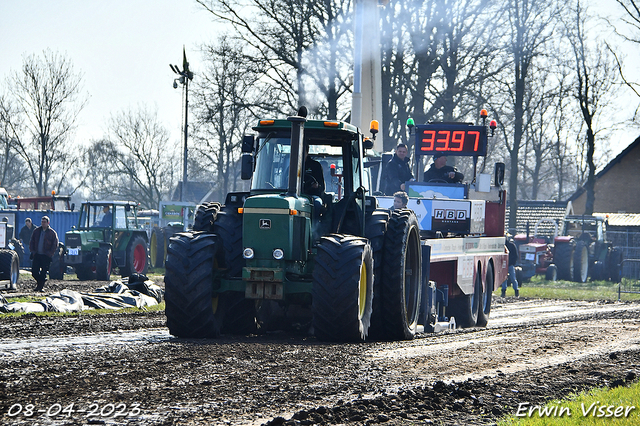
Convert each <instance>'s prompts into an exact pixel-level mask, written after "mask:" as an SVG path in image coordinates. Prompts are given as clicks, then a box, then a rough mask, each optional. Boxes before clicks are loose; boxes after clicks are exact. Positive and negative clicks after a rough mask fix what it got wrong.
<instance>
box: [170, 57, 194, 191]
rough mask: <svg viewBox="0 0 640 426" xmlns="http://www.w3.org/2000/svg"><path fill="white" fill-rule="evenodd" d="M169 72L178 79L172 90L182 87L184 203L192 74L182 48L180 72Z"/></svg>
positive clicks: (173, 69)
mask: <svg viewBox="0 0 640 426" xmlns="http://www.w3.org/2000/svg"><path fill="white" fill-rule="evenodd" d="M169 67H171V71H173V72H174V73H176V74H178V75H179V76H180V77H176V78H174V79H173V88H174V89H177V88H178V83H180V84H182V85H183V86H184V154H183V159H182V187H181V188H180V201H184V192H185V189H186V185H187V114H188V112H189V81H190V80H193V73H192V72H191V71H189V62H187V53H186V52H185V49H184V46H183V47H182V71H180V68H178V66H177V65H171V64H169Z"/></svg>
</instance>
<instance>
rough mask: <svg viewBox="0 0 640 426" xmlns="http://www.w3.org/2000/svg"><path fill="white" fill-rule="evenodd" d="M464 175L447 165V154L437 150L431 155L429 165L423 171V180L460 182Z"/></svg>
mask: <svg viewBox="0 0 640 426" xmlns="http://www.w3.org/2000/svg"><path fill="white" fill-rule="evenodd" d="M462 179H464V175H463V174H462V173H460V172H459V171H458V170H456V168H455V167H452V166H447V156H446V155H445V154H444V153H443V152H438V153H436V154H435V155H434V156H433V163H432V164H431V167H430V168H429V169H428V170H427V171H426V172H424V181H425V182H445V183H461V182H462Z"/></svg>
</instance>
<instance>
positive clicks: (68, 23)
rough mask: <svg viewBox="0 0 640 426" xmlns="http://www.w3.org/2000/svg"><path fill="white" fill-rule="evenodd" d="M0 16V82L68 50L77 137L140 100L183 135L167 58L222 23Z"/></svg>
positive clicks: (153, 15) (59, 14) (154, 13)
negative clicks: (75, 86) (77, 91)
mask: <svg viewBox="0 0 640 426" xmlns="http://www.w3.org/2000/svg"><path fill="white" fill-rule="evenodd" d="M593 3H595V5H594V6H595V8H596V9H595V10H596V11H598V13H600V14H607V13H609V12H610V11H613V12H615V11H617V10H619V8H618V7H617V5H616V3H615V1H614V0H596V1H594V2H593ZM618 16H619V14H618ZM0 17H1V19H2V23H1V24H0V84H4V80H5V78H6V77H7V76H8V75H9V72H10V70H13V71H17V70H19V69H20V67H21V65H22V62H23V57H24V55H30V54H38V55H40V54H41V53H42V51H43V50H44V49H46V48H50V49H51V50H52V51H54V52H55V51H58V52H60V53H63V54H66V55H67V57H68V58H69V59H70V60H71V63H72V64H73V66H74V68H75V70H76V72H82V73H83V75H84V89H85V91H86V92H87V93H88V94H89V96H90V97H89V102H88V104H87V106H86V108H85V109H84V110H83V111H82V113H81V114H80V116H79V122H78V131H77V139H76V140H77V142H78V143H85V142H87V141H89V140H91V139H98V138H100V137H102V136H103V135H104V133H105V127H106V123H107V120H108V118H109V117H110V116H111V115H112V114H114V113H117V112H120V111H123V110H126V109H128V108H136V107H137V106H138V105H140V106H146V107H149V108H156V109H157V111H158V116H159V118H160V120H161V121H162V122H163V123H164V124H165V126H166V128H167V129H168V130H169V131H170V132H171V140H173V141H175V143H176V144H179V143H180V136H181V126H182V124H181V123H182V93H181V90H180V89H173V87H172V83H173V78H174V76H175V75H174V74H173V72H172V71H171V69H170V68H169V63H172V64H180V65H181V64H182V47H183V45H184V46H185V47H186V51H187V58H188V59H189V62H190V64H191V69H192V70H194V71H195V72H196V73H197V71H198V68H201V60H200V54H199V48H200V46H201V44H202V43H207V42H211V41H213V40H214V39H215V37H216V29H217V28H219V24H215V23H213V22H212V18H211V15H210V14H209V13H208V12H206V11H204V10H203V9H202V7H200V6H198V5H196V4H195V2H194V1H192V0H108V1H107V0H55V1H53V0H0ZM599 26H600V28H605V26H604V25H599ZM626 54H627V57H628V58H627V59H629V60H630V62H631V63H634V62H635V63H636V64H638V66H637V67H628V69H629V70H630V71H631V72H632V73H630V75H628V76H627V78H629V79H632V80H635V81H639V80H640V72H639V71H638V70H639V69H640V61H639V60H638V57H639V56H640V55H638V46H637V45H635V46H629V47H628V48H627V53H626ZM634 74H635V75H634ZM196 76H197V74H196ZM637 104H638V101H637V99H635V98H634V99H630V101H629V102H626V103H624V105H623V106H622V110H619V111H620V112H621V114H619V115H618V116H619V117H620V116H625V118H626V116H630V115H631V114H632V112H633V108H634V107H635V106H636V105H637ZM627 109H628V110H629V111H627ZM638 134H640V131H638V130H637V129H630V128H629V129H627V130H626V131H623V132H620V133H619V135H618V136H617V137H616V138H615V139H614V140H612V144H611V148H612V151H613V154H617V153H618V152H619V151H621V150H622V149H624V148H625V147H626V146H627V145H629V144H630V143H631V142H633V140H634V139H635V137H636V136H637V135H638Z"/></svg>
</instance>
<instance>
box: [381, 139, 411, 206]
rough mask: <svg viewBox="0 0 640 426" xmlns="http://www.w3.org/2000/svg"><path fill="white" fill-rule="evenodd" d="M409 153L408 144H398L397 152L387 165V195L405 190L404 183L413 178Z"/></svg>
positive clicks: (385, 187)
mask: <svg viewBox="0 0 640 426" xmlns="http://www.w3.org/2000/svg"><path fill="white" fill-rule="evenodd" d="M407 153H408V150H407V146H406V145H405V144H403V143H401V144H398V146H397V147H396V153H395V154H393V158H392V159H391V160H389V162H388V163H387V165H386V166H385V179H384V182H383V183H384V187H383V188H384V191H383V192H384V193H385V195H393V194H395V193H396V192H398V191H404V190H405V188H404V183H405V182H407V181H409V180H411V179H413V173H411V167H410V166H409V157H408V156H407Z"/></svg>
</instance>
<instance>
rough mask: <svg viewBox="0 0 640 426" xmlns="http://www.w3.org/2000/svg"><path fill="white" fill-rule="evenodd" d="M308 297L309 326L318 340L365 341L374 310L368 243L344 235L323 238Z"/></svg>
mask: <svg viewBox="0 0 640 426" xmlns="http://www.w3.org/2000/svg"><path fill="white" fill-rule="evenodd" d="M311 293H312V299H311V300H312V309H311V312H312V315H313V320H312V323H313V329H314V334H315V336H316V337H317V338H318V339H320V340H325V341H333V342H357V341H363V340H365V339H366V337H367V335H368V333H369V326H370V320H371V312H372V310H373V307H372V301H373V252H372V250H371V246H370V245H369V242H368V241H367V240H366V239H365V238H360V237H354V236H351V235H343V234H332V235H328V236H325V237H322V238H321V239H320V243H319V244H318V255H317V256H316V258H315V267H314V269H313V289H312V292H311Z"/></svg>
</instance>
